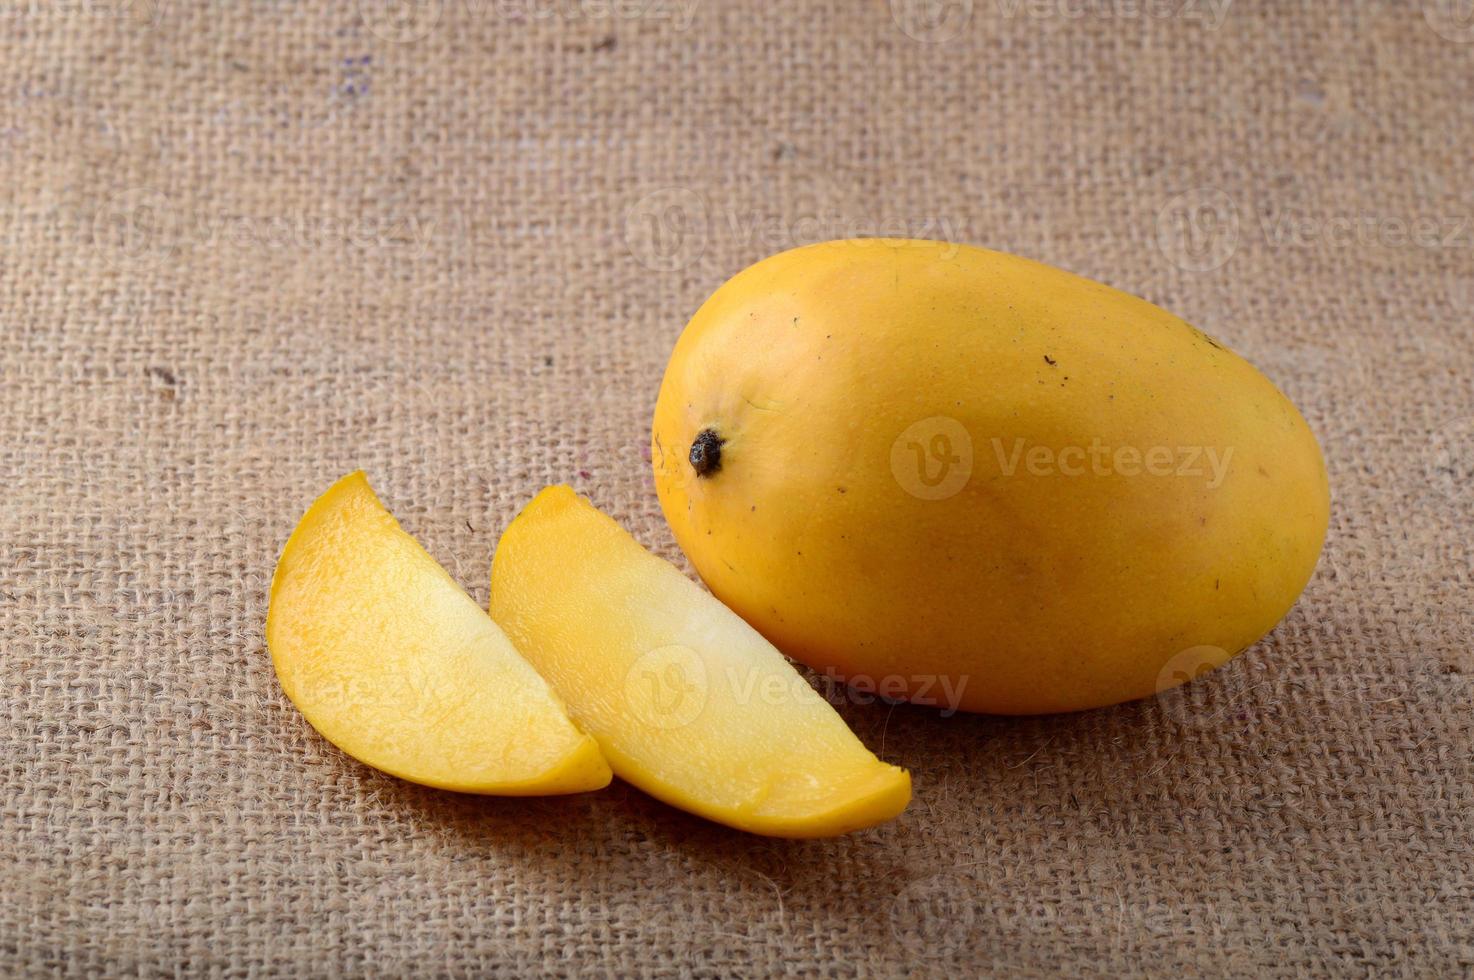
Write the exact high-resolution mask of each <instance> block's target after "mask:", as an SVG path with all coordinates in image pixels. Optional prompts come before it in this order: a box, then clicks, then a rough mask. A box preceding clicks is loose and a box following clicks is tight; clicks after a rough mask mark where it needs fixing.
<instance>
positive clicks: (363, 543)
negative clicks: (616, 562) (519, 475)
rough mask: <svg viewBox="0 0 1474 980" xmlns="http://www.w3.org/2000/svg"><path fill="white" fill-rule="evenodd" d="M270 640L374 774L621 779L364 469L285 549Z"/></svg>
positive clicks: (523, 781)
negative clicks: (390, 508) (400, 519)
mask: <svg viewBox="0 0 1474 980" xmlns="http://www.w3.org/2000/svg"><path fill="white" fill-rule="evenodd" d="M266 642H267V645H268V646H269V647H270V649H271V658H272V662H273V663H274V664H275V666H276V672H277V676H278V677H279V678H280V679H281V685H282V689H283V690H285V691H286V694H287V697H289V698H291V700H292V703H293V704H295V705H296V706H297V708H298V709H299V710H301V712H302V714H303V715H304V716H306V718H307V720H308V721H309V722H310V723H311V724H312V727H314V728H316V729H317V730H318V731H319V732H320V733H322V735H323V737H325V738H326V739H327V740H328V741H330V742H332V743H333V744H334V745H336V746H338V748H340V749H342V750H343V751H344V752H346V753H348V754H349V755H350V756H353V757H354V758H355V759H358V760H359V761H360V762H364V763H367V764H368V765H370V766H373V767H374V768H376V769H382V770H383V771H385V772H387V773H390V774H392V775H395V776H399V777H401V778H403V779H408V780H410V781H412V782H416V783H423V784H425V785H427V786H435V787H439V788H441V789H450V790H459V791H462V792H466V793H494V794H500V795H508V796H522V795H533V794H538V795H541V794H557V793H577V792H582V791H584V790H591V789H599V788H601V787H604V786H607V785H608V784H609V781H610V780H611V779H612V778H613V777H612V773H611V772H610V770H609V766H608V764H607V763H605V761H604V758H603V756H602V755H600V753H599V749H598V746H597V745H596V744H595V743H594V741H593V739H591V738H590V737H589V736H588V735H585V734H584V733H582V732H580V731H579V730H578V729H577V728H576V727H574V725H573V722H572V721H570V720H569V718H568V715H567V713H566V712H565V711H564V709H563V705H562V703H561V702H560V701H559V700H558V698H557V696H556V695H555V694H554V693H553V691H552V690H551V689H550V688H549V687H548V685H547V683H546V682H545V681H544V680H543V679H542V678H541V677H540V676H539V675H538V673H537V671H535V670H534V669H533V668H532V666H531V665H530V664H528V662H527V661H526V660H524V659H523V658H522V657H521V656H520V655H519V654H518V653H517V651H516V650H515V649H514V648H513V647H512V644H511V643H510V642H509V641H508V640H507V638H506V636H505V635H504V634H503V633H502V631H501V630H500V629H498V628H497V626H496V624H495V623H493V622H492V621H491V619H490V618H489V617H488V616H487V615H486V613H485V612H484V611H483V610H482V609H481V608H480V607H479V606H477V605H476V602H475V601H474V600H473V599H472V598H471V597H470V596H468V595H467V594H466V593H465V591H464V590H462V589H461V587H460V586H459V585H457V584H456V582H455V580H453V579H452V578H451V577H450V575H449V574H447V573H446V571H445V569H443V568H441V567H440V565H439V564H438V563H437V562H436V561H435V559H434V558H432V557H430V555H429V553H428V552H426V551H425V549H424V548H422V547H420V544H419V542H417V541H416V540H415V539H414V538H413V537H411V536H410V535H409V534H408V533H406V532H405V531H404V530H403V529H402V528H401V527H400V526H399V524H398V522H397V521H395V520H394V517H393V516H392V515H391V514H390V513H389V512H388V511H387V510H385V508H384V506H383V504H381V503H380V502H379V498H378V497H377V496H376V495H375V494H374V491H373V489H372V488H371V487H370V486H369V483H368V480H367V479H366V478H365V477H364V475H363V474H362V473H352V474H349V475H348V476H346V477H344V478H343V479H341V480H339V481H338V482H337V483H335V484H334V485H333V486H332V487H331V488H330V489H329V490H328V491H327V492H326V493H324V494H323V495H322V496H321V497H320V498H319V499H318V500H317V502H316V503H314V504H313V505H312V507H311V509H309V510H308V512H307V514H306V516H304V517H303V518H302V521H301V523H300V524H298V526H297V529H296V530H295V531H294V532H293V533H292V536H291V537H290V538H289V539H288V540H287V544H286V547H285V548H284V549H283V551H282V556H281V560H280V561H279V562H278V564H277V568H276V575H275V577H274V578H273V580H272V583H271V604H270V608H269V610H268V612H267V617H266Z"/></svg>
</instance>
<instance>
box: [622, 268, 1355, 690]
mask: <svg viewBox="0 0 1474 980" xmlns="http://www.w3.org/2000/svg"><path fill="white" fill-rule="evenodd" d="M703 431H710V432H712V433H714V434H715V435H716V436H717V438H718V439H719V440H720V446H719V450H720V463H719V466H718V467H717V468H715V469H714V470H710V469H709V470H708V472H707V473H706V474H705V475H699V474H698V473H697V468H696V467H695V466H693V464H692V462H691V460H690V450H691V446H692V444H693V441H696V439H697V437H698V436H699V435H700V434H701V433H702V432H703ZM651 446H652V450H651V452H652V464H653V467H654V472H655V485H656V490H657V493H658V494H659V497H660V503H661V508H662V510H663V511H664V514H665V517H666V519H667V521H668V522H669V523H670V526H671V529H672V531H673V532H674V534H675V537H676V540H677V541H678V542H679V544H680V546H681V548H682V549H683V550H684V551H685V553H686V555H687V556H688V557H689V558H690V560H691V562H692V564H693V565H694V566H695V567H696V569H697V571H698V572H699V573H700V575H701V577H702V579H703V580H704V581H705V582H706V584H707V586H708V587H709V588H710V589H711V591H712V592H713V593H714V594H715V595H716V596H717V597H718V598H720V599H721V600H722V601H723V602H725V603H726V604H727V605H729V606H730V607H732V608H733V609H734V610H735V611H736V612H737V613H739V614H740V615H741V616H742V617H743V618H744V619H746V620H747V621H748V622H749V623H751V624H752V625H753V626H754V627H755V628H757V629H758V630H759V632H761V633H763V634H764V635H765V636H766V637H767V638H768V639H769V640H770V641H771V642H772V643H773V644H774V645H775V646H777V647H778V648H779V649H780V650H782V651H784V652H785V653H787V654H788V655H790V656H792V657H795V658H797V659H798V660H801V661H803V662H804V663H806V664H808V665H810V666H812V667H815V668H817V669H820V670H824V671H827V672H831V673H833V674H835V675H838V676H839V677H842V678H844V679H846V680H848V681H850V682H851V683H852V684H855V685H856V686H858V687H861V688H865V689H868V690H871V691H877V692H878V693H880V694H884V695H889V696H892V697H902V698H910V699H911V700H914V701H917V702H918V703H924V704H935V705H939V706H941V707H943V708H949V709H961V710H966V711H979V712H992V713H1001V714H1031V713H1045V712H1059V711H1075V710H1081V709H1087V708H1094V707H1100V706H1103V705H1110V704H1115V703H1119V702H1123V701H1128V700H1132V699H1135V698H1140V697H1144V696H1148V695H1151V694H1153V693H1157V692H1160V691H1163V690H1165V689H1167V688H1169V687H1172V686H1175V685H1176V684H1178V683H1181V682H1182V681H1185V680H1188V679H1191V678H1192V677H1194V676H1196V675H1197V674H1199V673H1201V672H1203V671H1204V670H1205V669H1207V668H1211V667H1216V666H1219V665H1220V664H1221V663H1222V662H1224V661H1226V660H1227V659H1229V658H1230V657H1231V656H1233V655H1235V654H1237V653H1239V652H1241V651H1242V650H1243V649H1245V648H1246V647H1248V646H1249V645H1251V644H1252V643H1254V642H1255V641H1256V640H1258V639H1259V638H1261V637H1262V636H1264V635H1265V634H1266V633H1267V632H1268V631H1269V630H1270V629H1271V628H1272V627H1273V626H1274V625H1275V624H1276V623H1277V622H1278V621H1279V620H1280V619H1281V618H1282V617H1283V616H1284V615H1285V613H1286V612H1287V611H1288V610H1289V609H1290V607H1291V606H1292V605H1293V603H1294V601H1295V599H1296V597H1297V596H1298V595H1299V594H1300V592H1301V591H1302V590H1303V589H1304V587H1305V585H1306V583H1307V581H1308V580H1309V578H1310V576H1311V573H1312V571H1313V570H1314V568H1315V564H1316V560H1317V557H1318V556H1319V554H1320V550H1321V546H1322V544H1323V542H1324V539H1325V533H1326V527H1327V522H1328V519H1329V509H1330V497H1329V488H1328V484H1327V479H1326V472H1325V466H1324V463H1323V461H1322V458H1321V453H1320V449H1319V447H1318V446H1317V444H1316V441H1315V438H1314V436H1313V435H1312V433H1311V431H1310V429H1309V427H1308V426H1307V425H1306V423H1305V420H1304V419H1303V418H1301V416H1300V413H1299V412H1298V411H1296V409H1295V406H1294V405H1292V404H1291V403H1290V401H1289V400H1288V399H1287V398H1286V397H1285V396H1284V395H1283V394H1281V393H1280V391H1279V390H1278V389H1277V388H1275V386H1274V385H1273V384H1272V383H1271V382H1270V381H1269V380H1268V379H1267V378H1265V377H1264V376H1263V375H1262V374H1260V373H1259V372H1258V371H1257V370H1256V369H1255V368H1254V367H1253V366H1252V365H1250V364H1249V363H1247V362H1246V361H1244V360H1243V359H1242V358H1240V357H1238V356H1237V355H1235V354H1234V353H1232V352H1231V351H1229V350H1227V349H1226V348H1225V347H1224V346H1223V345H1222V344H1220V343H1218V342H1217V341H1215V340H1213V339H1212V338H1210V337H1208V336H1207V335H1205V334H1203V333H1202V332H1201V331H1199V330H1197V329H1195V328H1193V327H1192V326H1190V325H1188V324H1187V323H1186V322H1184V321H1183V320H1181V319H1179V318H1178V317H1176V316H1173V315H1172V314H1170V313H1168V312H1166V311H1165V310H1162V309H1160V308H1158V307H1156V306H1153V305H1152V304H1150V303H1147V302H1145V301H1144V300H1141V299H1138V298H1136V297H1134V296H1130V295H1128V294H1126V293H1123V292H1120V291H1118V290H1115V289H1112V288H1110V287H1108V286H1104V285H1101V284H1100V283H1096V282H1092V281H1090V280H1088V279H1084V278H1081V277H1079V276H1075V275H1072V274H1070V273H1067V272H1063V271H1061V270H1058V269H1054V268H1051V267H1049V266H1046V265H1042V264H1040V263H1037V262H1032V261H1029V260H1027V259H1022V258H1018V257H1015V256H1011V255H1006V254H1003V253H999V252H993V251H989V250H986V249H981V248H974V247H971V246H966V245H955V244H950V243H944V242H926V241H915V240H898V239H888V240H881V239H862V240H851V241H839V242H827V243H823V244H819V245H812V246H807V247H803V248H797V249H793V250H791V251H787V252H783V253H781V254H779V255H775V256H772V257H771V258H768V259H765V260H763V261H761V262H758V263H757V264H756V265H753V266H751V267H749V268H748V269H746V270H744V271H743V272H741V273H739V274H738V275H736V276H734V277H733V278H732V279H730V280H729V281H728V282H727V283H725V284H724V285H723V286H721V287H720V288H719V289H718V290H717V291H716V293H715V294H713V295H712V296H711V298H710V299H708V300H707V302H706V303H705V304H703V305H702V306H701V308H700V309H699V310H698V311H697V312H696V314H695V316H693V317H692V319H691V322H690V323H689V325H688V326H687V327H686V329H685V331H684V332H683V333H682V335H681V337H680V339H679V341H678V342H677V344H676V347H675V350H674V353H673V354H672V356H671V359H670V363H669V366H668V367H667V369H666V373H665V378H664V381H663V382H662V385H661V389H660V394H659V397H658V399H657V403H656V409H655V417H654V424H653V429H652V438H651ZM1133 452H1134V454H1135V455H1134V456H1133ZM1169 456H1170V462H1169V460H1168V457H1169ZM1133 459H1134V460H1135V465H1132V461H1133ZM1215 461H1216V462H1215ZM708 463H709V461H708Z"/></svg>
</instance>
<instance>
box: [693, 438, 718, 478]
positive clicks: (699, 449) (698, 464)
mask: <svg viewBox="0 0 1474 980" xmlns="http://www.w3.org/2000/svg"><path fill="white" fill-rule="evenodd" d="M725 441H726V440H725V439H723V438H722V437H721V436H719V435H717V433H716V430H715V429H702V430H701V431H700V432H698V433H697V434H696V438H695V440H694V441H692V443H691V453H690V457H689V458H690V460H691V468H692V469H694V470H695V471H696V475H697V476H711V475H713V474H714V473H716V471H717V470H719V469H721V468H722V443H723V442H725Z"/></svg>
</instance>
